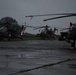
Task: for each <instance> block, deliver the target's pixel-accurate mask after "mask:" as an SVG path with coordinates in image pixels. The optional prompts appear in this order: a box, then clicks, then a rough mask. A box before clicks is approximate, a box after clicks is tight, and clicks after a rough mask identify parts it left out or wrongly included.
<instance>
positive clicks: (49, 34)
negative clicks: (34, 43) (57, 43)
mask: <svg viewBox="0 0 76 75" xmlns="http://www.w3.org/2000/svg"><path fill="white" fill-rule="evenodd" d="M41 28H43V29H42V31H40V30H39V32H40V33H38V34H37V37H40V38H41V39H43V40H44V39H48V40H50V38H55V31H57V29H56V28H55V27H54V29H52V28H51V27H50V26H48V25H46V26H40V27H38V28H34V29H33V30H36V29H41ZM49 28H50V29H49Z"/></svg>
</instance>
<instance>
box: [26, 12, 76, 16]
mask: <svg viewBox="0 0 76 75" xmlns="http://www.w3.org/2000/svg"><path fill="white" fill-rule="evenodd" d="M71 14H76V13H57V14H42V15H29V16H25V17H39V16H52V15H71Z"/></svg>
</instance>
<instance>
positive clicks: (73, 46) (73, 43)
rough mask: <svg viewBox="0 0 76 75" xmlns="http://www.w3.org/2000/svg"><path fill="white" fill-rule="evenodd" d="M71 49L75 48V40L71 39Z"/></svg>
mask: <svg viewBox="0 0 76 75" xmlns="http://www.w3.org/2000/svg"><path fill="white" fill-rule="evenodd" d="M70 48H71V49H75V40H73V42H71V47H70Z"/></svg>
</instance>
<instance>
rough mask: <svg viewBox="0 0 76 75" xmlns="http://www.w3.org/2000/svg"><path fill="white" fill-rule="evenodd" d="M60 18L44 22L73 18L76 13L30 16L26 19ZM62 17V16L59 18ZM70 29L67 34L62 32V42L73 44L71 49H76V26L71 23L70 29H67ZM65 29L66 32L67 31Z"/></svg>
mask: <svg viewBox="0 0 76 75" xmlns="http://www.w3.org/2000/svg"><path fill="white" fill-rule="evenodd" d="M53 15H54V16H58V17H53V18H49V19H44V20H43V21H49V20H54V19H60V18H66V17H73V16H76V13H57V14H43V15H29V16H26V17H31V18H33V17H38V16H53ZM59 15H60V16H59ZM65 29H68V31H67V32H60V34H61V35H60V38H59V40H60V41H63V40H64V41H66V42H68V43H70V44H71V48H75V41H76V24H73V23H70V27H68V28H65ZM65 29H64V30H65Z"/></svg>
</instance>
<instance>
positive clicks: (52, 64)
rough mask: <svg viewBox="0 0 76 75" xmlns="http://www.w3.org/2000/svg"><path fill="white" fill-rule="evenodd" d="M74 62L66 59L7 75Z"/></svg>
mask: <svg viewBox="0 0 76 75" xmlns="http://www.w3.org/2000/svg"><path fill="white" fill-rule="evenodd" d="M74 60H76V59H66V60H63V61H59V62H56V63H51V64H45V65H42V66H39V67H35V68H32V69H27V70H22V71H19V72H16V73H12V74H8V75H15V74H19V73H24V72H29V71H32V70H36V69H40V68H44V67H48V66H54V65H57V64H61V63H65V62H69V61H74Z"/></svg>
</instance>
